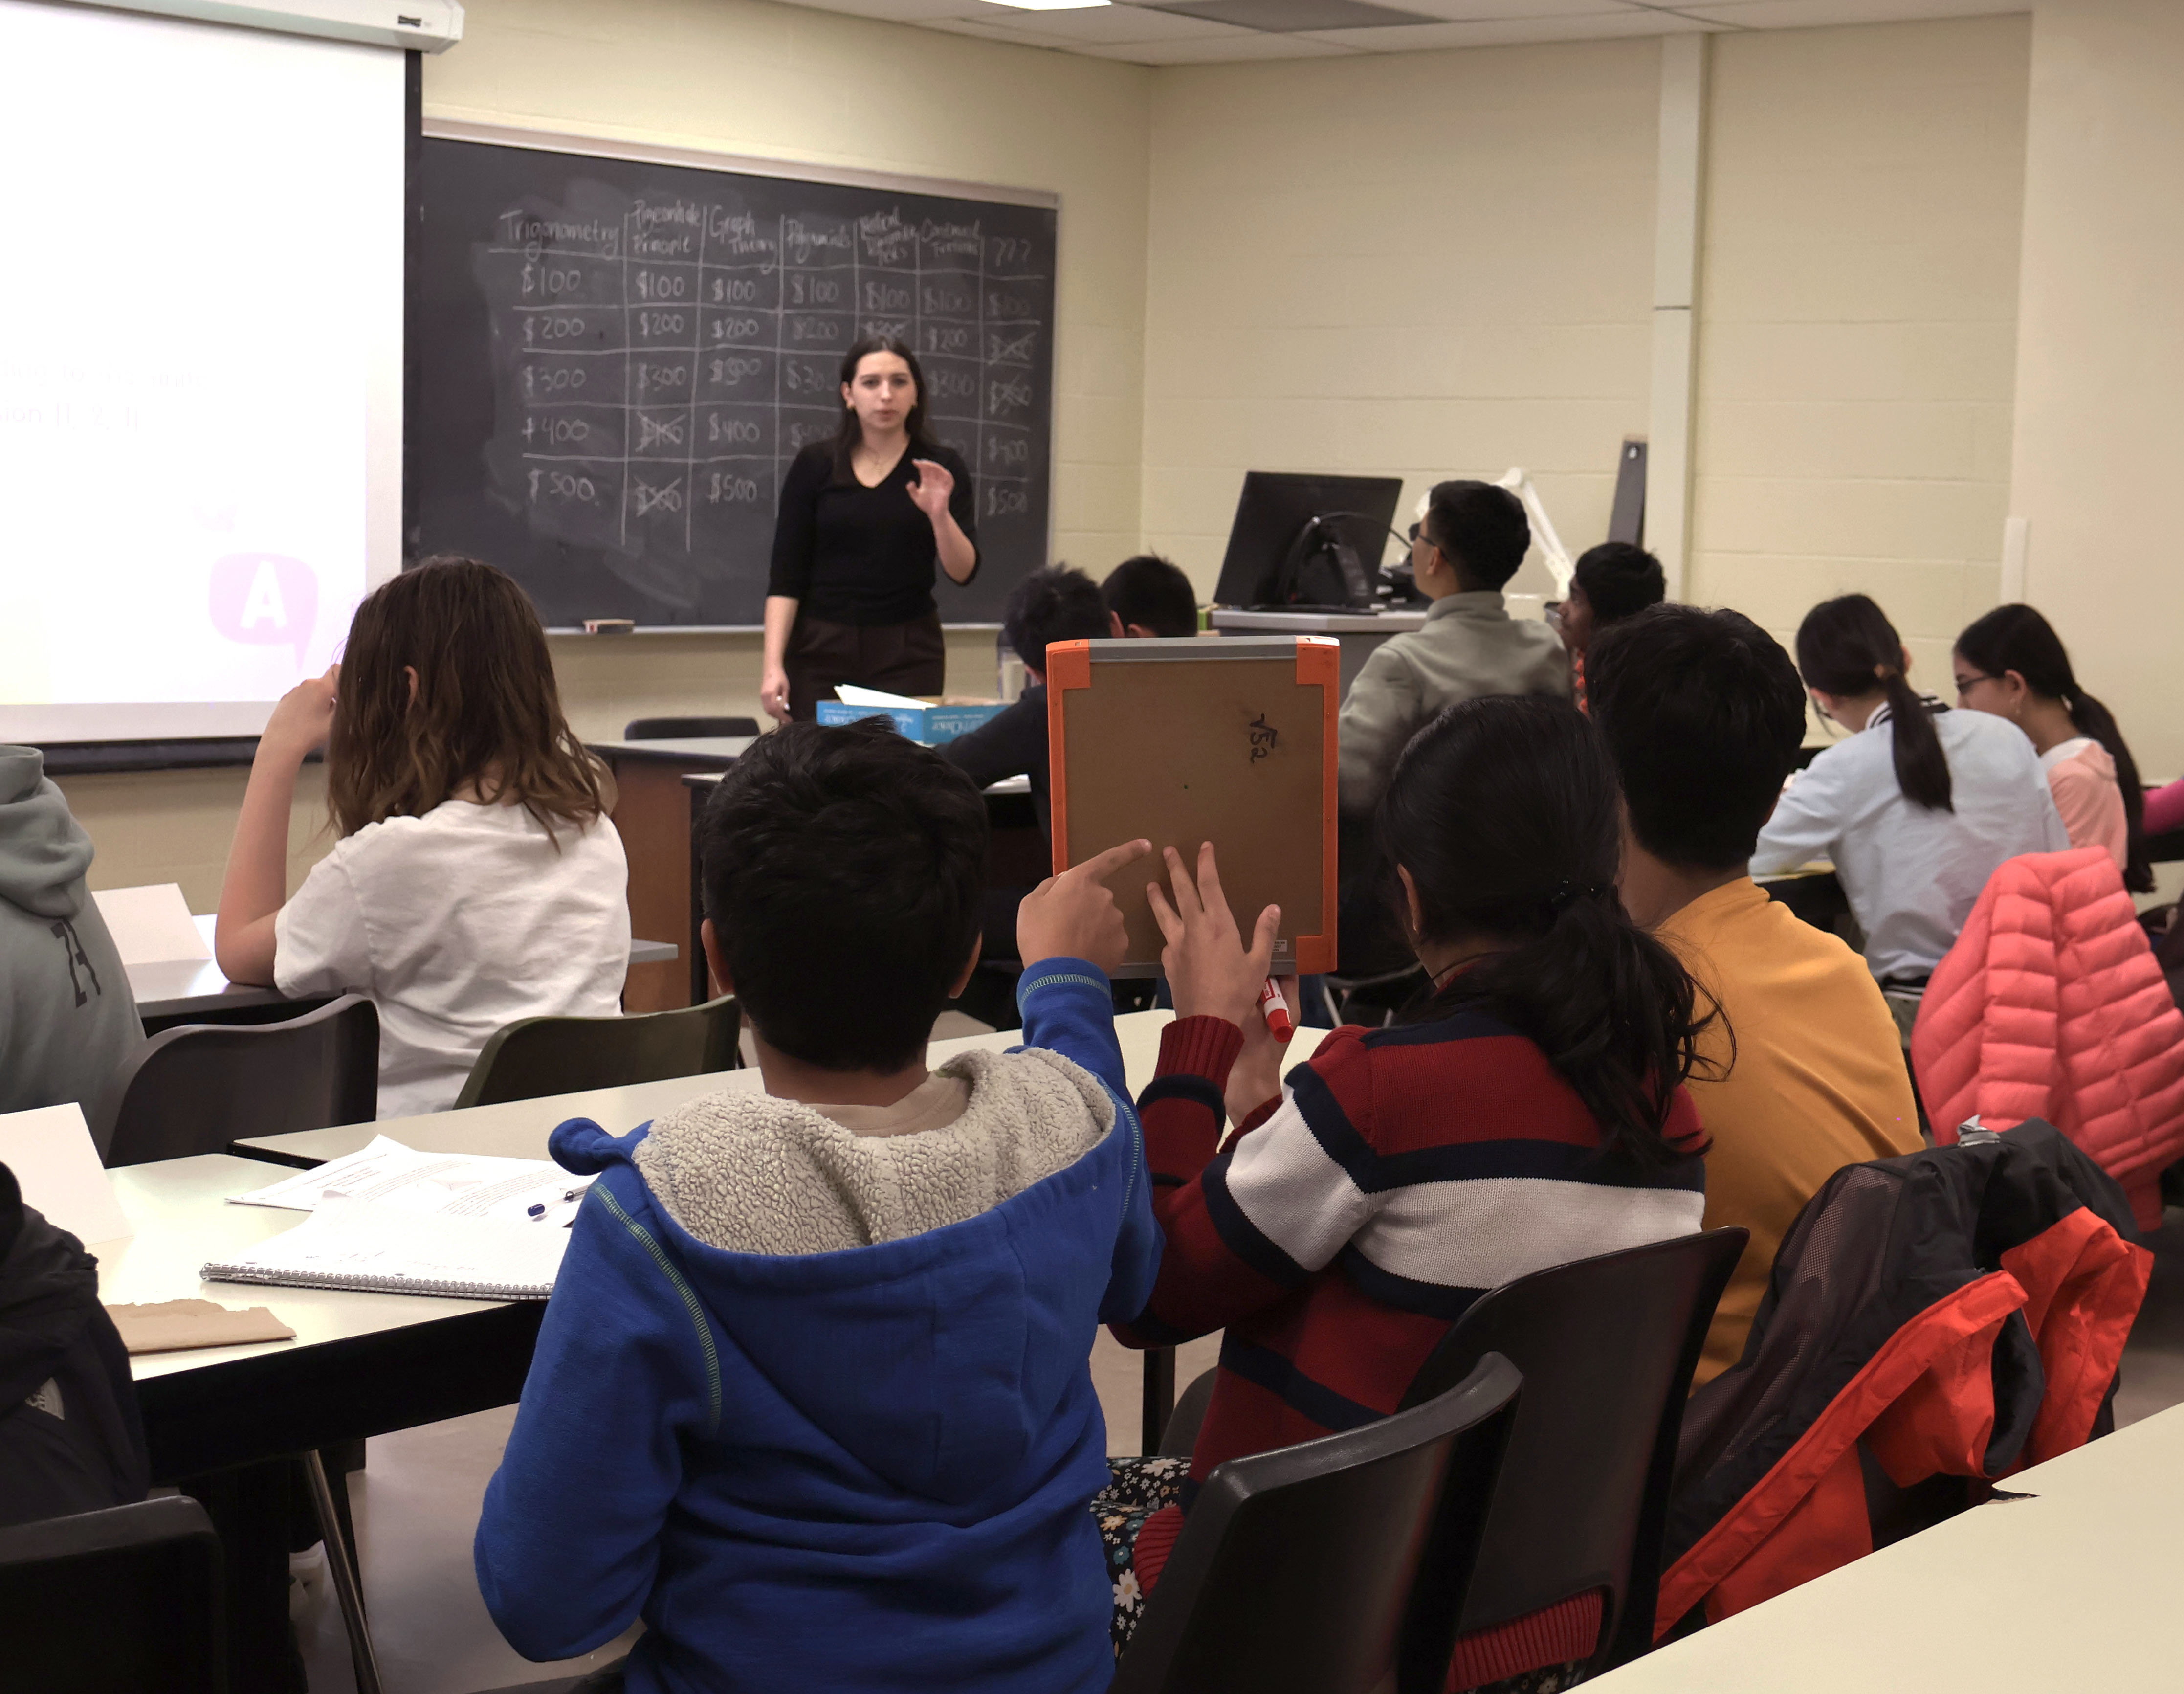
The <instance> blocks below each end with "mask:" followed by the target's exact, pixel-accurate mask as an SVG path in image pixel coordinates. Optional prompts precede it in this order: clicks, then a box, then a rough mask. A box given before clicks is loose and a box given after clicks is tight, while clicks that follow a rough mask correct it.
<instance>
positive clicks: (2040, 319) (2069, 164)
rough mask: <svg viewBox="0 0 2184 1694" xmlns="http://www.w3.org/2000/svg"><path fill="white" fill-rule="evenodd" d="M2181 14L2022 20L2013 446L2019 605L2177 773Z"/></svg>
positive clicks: (2096, 10) (2156, 772) (2091, 0)
mask: <svg viewBox="0 0 2184 1694" xmlns="http://www.w3.org/2000/svg"><path fill="white" fill-rule="evenodd" d="M2180 161H2184V5H2179V4H2177V3H2176V0H2073V3H2070V4H2069V5H2065V6H2053V7H2050V6H2044V5H2043V6H2042V8H2041V9H2040V11H2039V13H2038V14H2037V15H2036V18H2035V20H2034V24H2033V31H2032V79H2031V117H2030V130H2029V137H2028V152H2027V160H2026V168H2025V243H2024V259H2023V270H2022V272H2021V281H2020V292H2021V296H2022V300H2023V305H2022V309H2021V313H2020V323H2019V332H2018V376H2017V437H2016V449H2015V454H2014V459H2013V461H2012V473H2011V494H2010V510H2011V511H2012V512H2014V513H2016V514H2019V515H2022V516H2024V517H2025V518H2026V519H2027V520H2028V521H2029V523H2030V526H2031V550H2030V565H2029V569H2028V571H2027V592H2026V596H2025V597H2026V598H2027V599H2030V600H2031V602H2032V603H2033V604H2034V605H2037V606H2038V607H2039V608H2040V609H2041V610H2042V611H2044V612H2046V613H2047V614H2048V616H2049V617H2050V618H2051V619H2052V620H2053V621H2054V623H2055V626H2056V627H2057V629H2058V630H2059V632H2061V634H2062V637H2063V639H2064V643H2065V644H2067V645H2068V646H2069V648H2070V657H2071V663H2072V668H2073V669H2075V671H2076V672H2077V674H2078V677H2079V678H2080V680H2081V682H2083V683H2085V685H2086V686H2087V688H2090V689H2092V691H2093V692H2094V693H2095V694H2098V695H2099V696H2100V697H2101V698H2102V699H2103V700H2105V701H2106V702H2107V703H2108V705H2109V707H2110V708H2111V709H2112V710H2114V712H2115V714H2116V717H2117V719H2118V721H2119V722H2120V723H2121V724H2122V726H2123V729H2124V733H2125V734H2126V737H2127V738H2129V739H2130V742H2131V750H2132V752H2133V753H2134V755H2136V756H2137V760H2138V763H2139V767H2140V769H2141V770H2142V772H2144V773H2145V774H2146V775H2147V777H2148V778H2149V779H2163V780H2165V779H2167V778H2170V777H2176V776H2178V775H2180V774H2184V714H2180V712H2179V710H2178V691H2177V688H2176V633H2177V632H2178V631H2179V630H2180V629H2184V576H2180V574H2179V572H2178V571H2177V568H2176V562H2175V560H2174V559H2173V558H2172V557H2171V555H2170V550H2169V549H2170V545H2171V544H2172V543H2170V542H2167V541H2165V539H2164V536H2165V532H2166V529H2165V526H2166V522H2167V520H2166V519H2165V517H2164V516H2163V513H2164V512H2165V510H2166V509H2167V506H2168V504H2169V502H2170V499H2171V498H2172V497H2173V496H2172V491H2173V490H2174V489H2175V488H2176V485H2177V481H2178V478H2179V476H2180V471H2179V467H2180V465H2184V416H2180V415H2179V412H2178V405H2179V398H2180V396H2184V195H2180V192H2179V167H2180Z"/></svg>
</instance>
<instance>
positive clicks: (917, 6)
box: [794, 0, 964, 24]
mask: <svg viewBox="0 0 2184 1694" xmlns="http://www.w3.org/2000/svg"><path fill="white" fill-rule="evenodd" d="M794 3H797V4H800V5H805V6H808V7H810V8H811V9H812V10H814V11H818V12H847V13H849V14H850V15H851V16H853V17H858V18H884V19H888V20H891V21H893V22H894V23H898V24H922V23H924V22H925V21H927V20H928V19H932V18H947V17H952V16H954V15H955V14H957V13H959V12H961V11H962V10H963V3H964V0H794Z"/></svg>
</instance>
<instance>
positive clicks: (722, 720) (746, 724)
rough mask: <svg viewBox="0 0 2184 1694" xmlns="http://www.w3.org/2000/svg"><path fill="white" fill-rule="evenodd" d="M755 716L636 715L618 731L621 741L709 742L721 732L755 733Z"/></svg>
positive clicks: (734, 733)
mask: <svg viewBox="0 0 2184 1694" xmlns="http://www.w3.org/2000/svg"><path fill="white" fill-rule="evenodd" d="M757 733H758V720H757V719H756V718H755V717H639V718H632V720H631V721H630V724H629V727H627V729H625V730H623V731H622V733H621V738H622V739H623V740H625V741H709V740H710V739H712V738H714V737H716V736H721V735H755V734H757Z"/></svg>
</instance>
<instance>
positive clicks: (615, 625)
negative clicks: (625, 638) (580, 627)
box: [584, 617, 637, 635]
mask: <svg viewBox="0 0 2184 1694" xmlns="http://www.w3.org/2000/svg"><path fill="white" fill-rule="evenodd" d="M636 632H637V620H636V619H635V618H628V617H588V618H586V619H585V620H584V633H585V634H587V635H633V634H635V633H636Z"/></svg>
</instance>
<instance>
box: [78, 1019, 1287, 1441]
mask: <svg viewBox="0 0 2184 1694" xmlns="http://www.w3.org/2000/svg"><path fill="white" fill-rule="evenodd" d="M1174 1016H1175V1014H1174V1013H1173V1012H1171V1011H1132V1012H1125V1013H1123V1015H1122V1016H1121V1017H1117V1018H1116V1020H1115V1034H1116V1039H1117V1044H1118V1045H1120V1046H1121V1048H1122V1050H1123V1075H1124V1077H1125V1078H1126V1080H1127V1081H1128V1084H1129V1089H1130V1093H1131V1095H1132V1097H1133V1098H1134V1097H1135V1096H1136V1095H1138V1094H1139V1092H1140V1091H1142V1090H1143V1089H1144V1088H1145V1084H1148V1083H1150V1082H1151V1080H1152V1078H1153V1072H1154V1069H1155V1067H1156V1066H1157V1065H1158V1063H1159V1061H1160V1043H1161V1031H1162V1029H1163V1028H1166V1027H1167V1024H1168V1023H1170V1022H1171V1021H1173V1018H1174ZM1327 1034H1328V1032H1327V1031H1326V1030H1324V1029H1316V1028H1305V1029H1300V1030H1298V1031H1297V1033H1296V1034H1295V1037H1294V1038H1293V1039H1291V1041H1290V1049H1289V1055H1288V1057H1287V1059H1286V1060H1285V1061H1284V1069H1285V1070H1286V1069H1287V1068H1288V1067H1290V1066H1291V1065H1297V1064H1301V1063H1302V1062H1304V1061H1305V1060H1307V1059H1308V1058H1310V1057H1311V1056H1312V1054H1313V1052H1314V1051H1316V1050H1318V1046H1319V1044H1320V1042H1321V1041H1322V1040H1323V1039H1325V1038H1326V1036H1327ZM1019 1045H1022V1031H1020V1030H1007V1029H1004V1030H996V1031H995V1032H994V1033H993V1034H987V1035H969V1036H964V1037H961V1038H959V1039H954V1040H948V1041H935V1042H934V1043H933V1045H932V1046H931V1047H930V1048H929V1049H928V1052H927V1056H928V1062H931V1063H933V1064H939V1063H941V1062H943V1061H944V1060H946V1059H948V1058H950V1057H951V1056H954V1055H955V1054H957V1053H961V1052H966V1051H969V1050H972V1049H974V1048H975V1049H978V1050H982V1051H984V1052H989V1053H1000V1052H1006V1051H1007V1050H1009V1049H1010V1048H1011V1047H1015V1046H1019ZM758 1087H759V1073H757V1072H756V1071H755V1070H748V1069H747V1070H738V1071H721V1072H716V1073H712V1074H710V1075H707V1076H696V1077H675V1078H669V1079H667V1080H666V1081H663V1082H653V1083H638V1084H632V1085H631V1086H629V1087H627V1088H607V1089H593V1090H591V1091H589V1092H587V1093H582V1094H565V1095H552V1096H550V1097H549V1098H547V1099H543V1100H526V1101H508V1102H506V1103H504V1104H503V1105H499V1106H471V1107H470V1108H468V1109H467V1110H465V1111H461V1112H432V1113H430V1114H428V1115H426V1116H425V1117H408V1118H392V1119H386V1120H382V1122H380V1123H350V1124H344V1125H343V1126H341V1127H340V1128H333V1129H307V1130H304V1131H301V1132H300V1133H298V1134H289V1135H263V1136H252V1137H250V1138H248V1139H247V1140H240V1141H237V1142H236V1143H235V1144H234V1151H236V1152H237V1153H239V1154H242V1155H245V1156H247V1157H248V1158H249V1159H253V1160H265V1161H269V1162H273V1163H277V1164H285V1165H292V1166H303V1167H309V1166H312V1165H317V1164H323V1163H324V1162H326V1161H327V1160H328V1159H337V1158H340V1157H342V1156H343V1155H345V1154H348V1153H353V1152H355V1151H357V1150H358V1149H359V1148H360V1147H363V1146H365V1145H368V1144H369V1143H370V1140H371V1139H372V1137H373V1136H375V1135H378V1134H385V1135H388V1136H391V1137H392V1138H393V1140H397V1141H399V1142H401V1143H402V1144H403V1145H404V1146H408V1147H411V1148H414V1149H415V1150H416V1151H419V1152H425V1153H486V1154H492V1155H494V1156H499V1157H504V1158H520V1159H543V1158H544V1157H546V1156H547V1152H546V1141H547V1138H548V1137H549V1135H551V1134H553V1132H554V1126H555V1125H557V1124H560V1123H564V1122H565V1121H566V1120H568V1119H569V1118H571V1117H589V1118H592V1119H593V1120H594V1121H595V1122H597V1123H601V1124H603V1125H604V1126H605V1128H608V1129H609V1130H610V1131H612V1132H613V1133H614V1134H618V1135H619V1134H625V1133H627V1131H629V1130H631V1129H634V1128H636V1127H637V1126H638V1124H640V1123H645V1122H648V1121H649V1119H651V1118H653V1117H657V1116H658V1115H659V1114H660V1113H661V1112H667V1111H670V1110H671V1109H673V1108H674V1107H676V1106H680V1105H681V1104H682V1102H683V1101H687V1100H695V1099H697V1098H699V1096H700V1095H708V1094H717V1093H720V1092H722V1091H724V1090H731V1089H734V1090H742V1089H749V1090H753V1091H755V1090H756V1089H757V1088H758ZM185 1162H187V1161H185ZM229 1162H230V1163H233V1162H234V1161H229ZM143 1168H147V1169H156V1168H159V1167H143ZM116 1174H117V1175H119V1174H120V1173H116ZM265 1174H266V1173H265V1170H264V1167H263V1166H260V1167H259V1177H258V1178H257V1179H253V1180H248V1181H245V1182H244V1183H242V1184H241V1185H240V1187H239V1188H237V1189H230V1190H224V1192H229V1193H233V1192H240V1191H241V1190H242V1189H243V1188H256V1187H262V1186H263V1185H264V1179H265ZM227 1210H229V1211H231V1212H242V1211H253V1210H255V1211H257V1212H259V1215H260V1216H264V1217H268V1218H276V1219H283V1220H285V1222H284V1223H281V1225H280V1226H279V1227H281V1228H287V1227H289V1226H291V1225H292V1224H293V1223H295V1222H296V1219H297V1214H295V1213H293V1212H265V1211H264V1210H263V1209H262V1208H251V1207H244V1206H230V1207H228V1208H227ZM265 1233H267V1234H272V1233H276V1231H274V1230H270V1229H269V1230H267V1231H266V1232H265ZM253 1239H263V1238H262V1236H260V1237H253ZM200 1262H202V1261H200ZM240 1286H241V1285H240V1284H206V1285H205V1287H204V1288H203V1290H195V1289H189V1290H183V1289H180V1288H178V1287H171V1286H170V1288H169V1289H168V1290H167V1291H166V1292H165V1293H163V1294H159V1295H156V1296H153V1295H146V1296H136V1297H137V1298H146V1299H151V1298H156V1299H163V1300H171V1299H175V1298H178V1297H181V1296H182V1295H185V1294H200V1293H201V1295H202V1297H205V1298H213V1299H226V1300H228V1301H230V1302H231V1303H232V1300H233V1296H234V1295H235V1293H236V1292H237V1289H238V1288H239V1287H240ZM255 1291H257V1290H253V1292H255ZM292 1292H295V1290H287V1289H266V1290H263V1293H264V1294H265V1296H266V1298H265V1301H264V1302H263V1303H265V1304H266V1305H268V1306H270V1307H271V1308H272V1310H273V1311H274V1312H275V1314H276V1316H279V1317H281V1318H282V1319H283V1320H284V1321H287V1322H289V1323H291V1326H292V1327H293V1328H294V1329H296V1331H297V1336H298V1341H300V1340H302V1338H303V1334H304V1331H303V1326H302V1325H300V1324H297V1323H294V1322H293V1320H292V1319H289V1318H287V1312H286V1311H285V1309H284V1303H283V1302H284V1301H285V1298H286V1296H287V1295H288V1294H290V1293H292ZM336 1297H337V1298H343V1299H350V1298H362V1297H364V1296H336ZM372 1298H374V1299H379V1298H382V1297H381V1296H372ZM383 1298H386V1299H411V1300H422V1299H423V1297H422V1296H384V1297H383ZM425 1303H432V1304H437V1303H438V1302H434V1301H426V1302H425ZM537 1331H538V1325H537V1322H536V1320H535V1318H534V1319H533V1321H532V1323H531V1326H530V1329H528V1330H527V1331H526V1332H525V1333H524V1335H523V1337H522V1339H521V1341H520V1343H519V1342H518V1341H517V1340H516V1339H515V1335H514V1334H513V1332H511V1333H510V1335H508V1336H505V1337H503V1338H500V1340H499V1343H498V1344H499V1345H500V1346H504V1347H507V1348H510V1349H515V1348H518V1347H519V1346H520V1351H521V1365H520V1366H518V1365H515V1362H514V1359H513V1356H512V1354H511V1355H510V1357H509V1358H508V1359H507V1360H505V1361H504V1362H503V1364H502V1366H501V1367H500V1369H501V1371H502V1372H505V1371H506V1370H507V1369H510V1368H512V1369H513V1370H514V1376H515V1390H516V1391H520V1390H521V1387H522V1377H523V1372H524V1370H525V1369H526V1368H528V1366H529V1363H530V1357H531V1351H530V1350H531V1343H532V1339H535V1337H536V1335H537ZM294 1345H296V1344H295V1343H292V1342H271V1343H267V1344H265V1346H271V1347H283V1346H291V1347H292V1346H294ZM224 1351H225V1350H224ZM238 1351H253V1350H252V1349H242V1350H238ZM1144 1358H1145V1398H1144V1420H1143V1432H1142V1433H1143V1437H1144V1439H1143V1441H1142V1446H1143V1448H1144V1451H1145V1452H1155V1451H1156V1450H1157V1449H1158V1446H1159V1440H1160V1431H1161V1429H1162V1428H1163V1427H1164V1426H1165V1425H1166V1424H1167V1415H1168V1412H1169V1410H1170V1409H1171V1407H1173V1404H1174V1399H1175V1356H1174V1353H1173V1350H1172V1349H1169V1348H1165V1347H1162V1348H1156V1349H1152V1350H1150V1351H1147V1352H1146V1353H1145V1355H1144ZM485 1380H486V1381H488V1382H491V1383H497V1384H500V1385H505V1382H506V1380H507V1379H506V1376H505V1374H494V1373H493V1372H492V1371H487V1374H486V1377H485ZM507 1397H508V1399H510V1400H512V1399H514V1398H515V1397H516V1392H514V1391H512V1392H510V1394H509V1395H508V1396H507ZM487 1403H488V1404H494V1405H498V1404H504V1403H505V1402H504V1401H488V1402H487ZM471 1409H472V1410H482V1409H483V1408H482V1407H472V1408H471ZM440 1415H443V1416H448V1417H453V1416H455V1415H457V1414H456V1413H443V1414H440ZM415 1421H416V1422H420V1423H429V1422H432V1421H433V1419H432V1418H418V1419H416V1420H415ZM407 1427H409V1425H408V1424H389V1425H387V1428H388V1429H404V1428H407ZM370 1433H373V1434H383V1433H385V1431H384V1430H375V1431H370ZM339 1439H342V1440H348V1439H353V1438H352V1437H348V1436H343V1437H340V1438H339ZM291 1451H292V1450H291Z"/></svg>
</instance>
